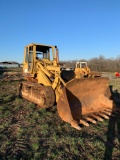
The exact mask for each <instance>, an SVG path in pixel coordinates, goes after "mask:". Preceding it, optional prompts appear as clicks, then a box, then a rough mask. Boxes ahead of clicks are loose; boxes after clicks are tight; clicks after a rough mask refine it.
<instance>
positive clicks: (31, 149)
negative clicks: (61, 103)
mask: <svg viewBox="0 0 120 160" xmlns="http://www.w3.org/2000/svg"><path fill="white" fill-rule="evenodd" d="M107 74H109V73H107ZM113 75H114V74H112V77H113V78H111V79H110V82H109V85H110V86H111V88H112V95H113V97H114V99H115V103H116V105H117V106H120V102H119V99H120V79H119V78H115V77H114V76H113ZM106 76H107V75H106ZM109 76H110V77H111V75H109ZM18 84H19V80H17V81H16V80H14V81H12V80H5V81H1V82H0V159H1V160H4V159H8V160H11V159H15V160H19V159H21V160H22V159H23V160H28V159H34V160H38V159H41V160H48V159H54V160H61V159H62V160H64V159H75V160H119V159H120V114H119V113H118V114H117V115H116V116H115V117H110V119H109V120H104V121H103V122H97V124H96V125H93V124H90V126H89V127H83V128H82V130H81V131H77V130H75V129H73V128H71V126H70V125H69V124H67V123H65V122H63V121H62V120H61V119H60V117H59V116H58V113H57V110H56V106H53V107H52V108H51V109H49V110H45V109H42V110H38V108H37V107H36V106H35V105H34V104H33V103H30V102H28V101H27V100H24V99H21V98H20V97H19V96H18Z"/></svg>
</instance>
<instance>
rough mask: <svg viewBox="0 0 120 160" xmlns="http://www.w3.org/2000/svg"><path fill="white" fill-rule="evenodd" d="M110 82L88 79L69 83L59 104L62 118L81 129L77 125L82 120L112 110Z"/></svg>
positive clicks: (102, 79) (101, 79) (106, 79)
mask: <svg viewBox="0 0 120 160" xmlns="http://www.w3.org/2000/svg"><path fill="white" fill-rule="evenodd" d="M108 81H109V79H108V78H86V79H73V80H71V81H70V82H68V83H67V85H66V88H65V87H64V88H63V89H62V94H61V95H60V97H59V99H58V102H57V109H58V113H59V115H60V117H61V118H62V119H63V120H64V121H66V122H68V123H70V124H71V125H72V126H73V127H74V128H77V129H79V127H78V126H77V124H78V123H79V122H80V120H81V119H82V118H84V117H89V116H90V115H93V114H97V113H100V112H103V111H105V110H106V109H107V108H110V109H112V107H113V105H114V104H113V101H112V100H110V98H111V93H110V90H109V86H108ZM93 116H94V115H93ZM94 117H95V116H94ZM103 117H105V115H104V116H103ZM106 118H107V116H106ZM96 119H97V118H96ZM98 119H99V116H98ZM82 122H83V121H81V123H82Z"/></svg>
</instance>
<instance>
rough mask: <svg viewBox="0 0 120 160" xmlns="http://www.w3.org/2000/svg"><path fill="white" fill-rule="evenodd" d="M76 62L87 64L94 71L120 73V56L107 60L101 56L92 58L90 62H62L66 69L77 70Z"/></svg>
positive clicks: (83, 60)
mask: <svg viewBox="0 0 120 160" xmlns="http://www.w3.org/2000/svg"><path fill="white" fill-rule="evenodd" d="M76 62H87V64H88V67H89V68H90V69H91V70H92V71H99V72H120V56H118V57H117V58H109V59H106V58H105V57H104V56H102V55H100V56H99V57H98V58H91V59H89V60H85V59H81V60H72V61H70V60H68V61H61V63H62V64H64V67H68V68H69V67H71V68H75V66H76Z"/></svg>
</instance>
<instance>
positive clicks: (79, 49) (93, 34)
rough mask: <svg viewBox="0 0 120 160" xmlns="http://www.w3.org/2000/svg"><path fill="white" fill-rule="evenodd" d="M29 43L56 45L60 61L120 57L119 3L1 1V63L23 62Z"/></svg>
mask: <svg viewBox="0 0 120 160" xmlns="http://www.w3.org/2000/svg"><path fill="white" fill-rule="evenodd" d="M29 43H40V44H48V45H57V46H58V48H59V54H60V60H76V59H90V58H94V57H99V56H100V55H103V56H104V57H105V58H116V57H117V56H118V55H120V0H34V1H33V0H0V61H17V62H20V63H21V62H22V61H23V51H24V46H25V45H27V44H29Z"/></svg>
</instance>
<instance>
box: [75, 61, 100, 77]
mask: <svg viewBox="0 0 120 160" xmlns="http://www.w3.org/2000/svg"><path fill="white" fill-rule="evenodd" d="M75 75H76V78H85V77H88V78H90V77H91V78H94V77H101V75H100V73H96V72H93V71H91V69H90V68H89V67H88V66H87V62H76V67H75Z"/></svg>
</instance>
